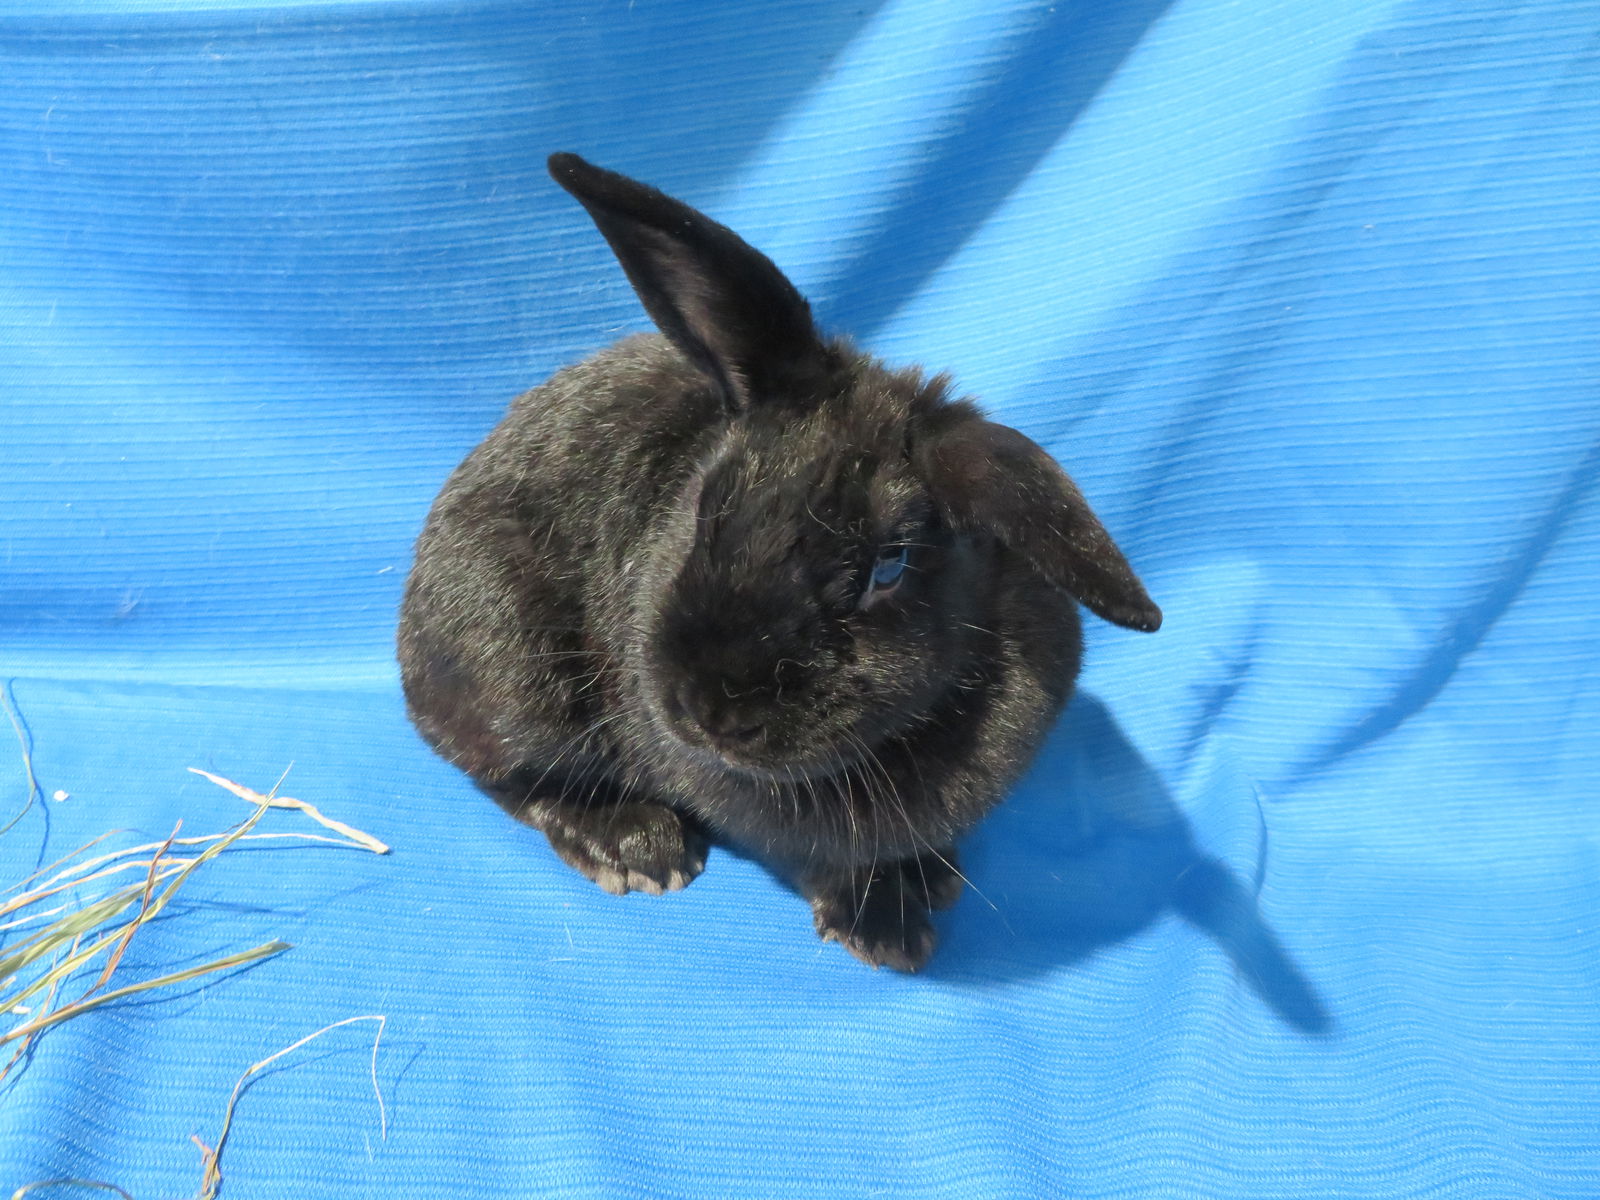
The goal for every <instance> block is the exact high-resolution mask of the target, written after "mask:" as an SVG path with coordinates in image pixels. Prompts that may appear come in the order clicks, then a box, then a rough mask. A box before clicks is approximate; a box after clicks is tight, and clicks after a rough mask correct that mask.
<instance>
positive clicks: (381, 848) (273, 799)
mask: <svg viewBox="0 0 1600 1200" xmlns="http://www.w3.org/2000/svg"><path fill="white" fill-rule="evenodd" d="M189 770H190V771H192V772H194V773H195V774H196V775H200V776H202V777H204V778H206V779H209V780H210V781H211V782H212V783H214V784H216V785H217V786H218V787H220V788H225V789H227V790H228V791H230V792H232V793H233V794H234V795H235V796H238V797H239V798H240V799H241V800H248V801H250V803H251V804H264V805H266V806H268V807H269V808H297V809H299V810H300V811H301V812H303V813H305V814H306V816H308V817H310V818H311V819H312V820H313V821H315V822H317V824H319V825H322V826H323V827H325V828H327V829H331V830H333V831H334V832H335V833H342V834H343V835H344V836H345V837H347V838H349V839H350V840H351V841H353V842H359V843H360V844H361V845H363V846H365V847H366V848H367V849H368V850H371V851H372V852H373V853H374V854H387V853H389V847H388V846H386V845H384V844H383V843H382V842H380V841H379V840H378V839H377V838H375V837H373V836H372V835H371V834H370V833H363V832H361V830H359V829H355V828H352V827H351V826H349V825H346V824H345V823H344V822H343V821H335V820H334V819H333V818H332V817H325V816H323V815H322V813H321V812H319V811H318V810H317V808H316V807H315V806H314V805H310V804H307V803H306V802H305V801H304V800H293V799H290V798H289V797H288V796H278V795H269V796H263V795H262V794H261V793H260V792H257V791H252V790H251V789H250V788H247V787H245V786H244V785H243V784H238V783H234V782H233V780H231V779H224V778H223V777H222V776H220V775H213V774H212V773H211V772H210V771H202V770H201V769H200V768H199V767H190V768H189Z"/></svg>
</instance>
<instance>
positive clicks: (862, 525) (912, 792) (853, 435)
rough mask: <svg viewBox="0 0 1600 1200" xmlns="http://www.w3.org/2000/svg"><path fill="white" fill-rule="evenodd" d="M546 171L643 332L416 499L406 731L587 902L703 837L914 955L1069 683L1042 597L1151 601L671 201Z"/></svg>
mask: <svg viewBox="0 0 1600 1200" xmlns="http://www.w3.org/2000/svg"><path fill="white" fill-rule="evenodd" d="M552 170H553V172H555V173H556V174H557V177H558V179H562V182H563V183H564V184H565V185H566V186H568V187H569V189H570V190H572V191H573V192H574V194H576V195H578V197H579V199H580V200H583V201H584V203H585V205H586V206H588V207H589V208H590V211H591V214H592V215H594V216H595V217H596V221H597V223H599V224H600V226H601V229H602V231H603V232H605V233H606V235H607V237H608V239H610V240H611V241H612V244H613V246H614V248H616V249H617V251H618V254H619V257H620V258H622V261H623V263H624V266H626V267H628V269H629V276H630V278H632V279H633V280H634V283H635V286H636V288H637V289H638V290H639V291H640V294H641V296H642V297H644V299H645V301H646V306H647V307H648V308H650V310H651V313H652V315H653V316H655V317H656V320H657V323H658V324H660V325H661V326H662V328H663V330H664V331H665V334H666V336H659V335H642V336H636V337H632V338H628V339H626V340H624V341H622V342H620V343H618V344H617V345H615V346H613V347H611V348H609V349H607V350H604V351H601V352H600V353H599V354H596V355H594V356H593V357H591V358H589V359H587V360H585V361H584V362H582V363H579V364H577V365H576V366H573V367H570V368H567V369H566V370H563V371H561V372H559V373H558V374H557V375H555V376H554V377H553V378H552V379H551V380H550V381H549V382H547V383H545V384H544V385H543V386H541V387H539V388H536V389H534V390H533V391H531V392H529V393H527V394H526V395H524V396H522V397H520V398H519V399H518V400H517V401H516V402H515V403H514V404H513V405H512V407H511V409H510V411H509V412H508V413H507V415H506V417H505V419H504V420H502V422H501V423H500V424H499V426H498V427H497V428H496V429H495V430H494V431H493V432H492V433H491V434H490V435H489V436H488V438H487V439H486V440H485V441H484V442H483V443H482V444H481V445H480V446H479V447H478V448H477V449H476V450H474V451H473V453H472V454H471V455H470V456H469V457H468V458H467V459H466V461H465V462H463V463H462V465H461V466H460V467H459V468H458V469H457V471H456V472H455V474H454V475H453V476H452V477H451V479H450V481H449V482H448V483H447V484H446V486H445V488H444V490H443V491H442V492H441V493H440V496H439V499H438V501H437V502H436V504H435V506H434V509H433V512H432V514H431V516H430V518H429V521H428V524H427V527H426V528H425V529H424V531H423V534H422V536H421V538H420V539H419V541H418V546H417V561H416V566H415V568H414V570H413V572H412V576H411V579H410V582H409V585H408V588H407V593H406V599H405V603H404V606H403V610H402V615H401V630H400V659H401V665H402V674H403V679H404V682H405V687H406V695H407V701H408V705H409V708H410V711H411V714H412V717H413V719H414V720H415V722H416V724H417V726H418V728H419V730H420V731H421V732H422V733H423V735H424V736H425V737H426V738H427V739H428V740H429V741H430V742H431V743H432V744H433V745H434V746H435V747H436V748H437V749H438V750H439V752H440V753H441V754H443V755H444V756H445V757H446V758H448V759H449V760H450V761H452V762H454V763H456V764H457V765H458V766H460V767H461V768H462V769H463V770H464V771H466V772H467V773H468V774H469V775H470V776H472V778H473V779H475V780H476V781H477V782H478V783H479V784H480V785H481V786H482V787H484V788H485V790H486V791H488V792H489V793H490V794H491V795H492V796H494V798H495V799H496V800H497V801H498V802H499V803H501V804H502V805H503V806H505V807H506V808H507V809H508V810H509V811H511V812H512V813H514V814H515V815H517V816H518V817H519V818H521V819H523V820H525V821H527V822H528V823H530V824H533V825H535V826H536V827H538V828H540V829H542V830H544V832H545V833H546V834H547V835H548V836H549V838H550V841H551V844H552V845H553V846H554V848H555V849H556V850H557V852H558V853H559V854H561V856H562V857H563V858H564V859H566V861H567V862H569V863H570V864H571V865H573V866H574V867H576V868H577V869H579V870H580V871H582V872H583V873H585V874H587V875H588V876H589V877H590V878H592V879H594V880H595V881H596V882H597V883H599V884H600V885H601V886H603V887H606V888H607V889H608V890H612V891H618V892H620V891H626V890H629V889H632V888H637V889H643V890H648V891H661V890H665V889H670V888H674V887H680V886H682V885H684V884H686V883H687V882H688V881H689V880H690V879H692V878H693V877H694V875H695V874H697V873H698V872H699V870H700V868H701V867H702V866H703V864H704V855H705V842H704V836H705V834H707V833H709V834H710V835H712V836H713V837H715V838H717V839H722V840H726V841H728V842H731V843H734V844H736V845H738V846H740V847H742V848H744V849H747V850H748V851H750V852H752V853H755V854H757V855H759V856H760V857H762V858H764V859H765V860H767V861H768V862H770V863H771V864H772V865H773V866H774V867H775V868H776V869H778V870H779V871H780V872H782V873H783V874H784V875H785V876H786V877H788V878H790V879H791V880H792V881H794V882H795V883H796V885H797V886H798V887H799V888H800V889H801V891H802V892H803V893H804V894H805V895H806V896H807V897H808V898H809V899H810V900H811V902H812V907H813V910H814V913H815V917H816V923H817V927H818V930H819V932H820V933H822V934H823V935H824V936H825V937H837V938H839V939H840V940H842V941H844V942H845V943H846V945H847V946H849V948H850V949H851V950H852V951H853V952H854V953H856V954H857V955H858V956H859V957H861V958H863V959H865V960H866V961H869V962H872V963H874V964H875V965H876V964H878V963H883V964H887V965H891V966H896V967H899V968H902V969H915V968H916V967H917V966H920V965H921V963H922V962H923V961H925V959H926V957H927V955H928V953H929V952H930V951H931V948H932V942H933V938H932V930H931V926H930V925H929V923H928V918H927V910H928V909H929V908H930V907H940V906H942V905H945V904H948V903H950V902H953V900H954V899H955V897H956V895H957V894H958V892H959V890H960V882H961V881H960V875H959V872H958V871H957V869H956V867H955V858H954V849H953V841H954V839H955V838H956V837H958V836H959V835H960V834H962V833H964V832H965V831H967V830H968V829H970V828H971V826H972V825H973V824H974V823H975V822H976V821H977V820H979V819H980V818H981V817H982V816H983V815H984V813H985V812H987V811H988V810H989V809H990V808H992V807H993V805H994V804H995V803H996V802H997V801H998V800H999V798H1000V797H1001V796H1002V795H1003V794H1004V792H1005V790H1006V789H1007V788H1008V787H1009V786H1010V785H1011V784H1012V783H1013V782H1014V781H1015V780H1016V778H1017V777H1018V775H1019V774H1020V773H1021V772H1022V771H1023V770H1024V769H1025V768H1026V766H1027V764H1028V762H1029V760H1030V759H1031V758H1032V755H1033V753H1034V751H1035V749H1036V748H1037V746H1038V744H1039V742H1040V741H1041V740H1042V739H1043V737H1044V735H1045V733H1046V731H1047V730H1048V729H1049V727H1050V725H1051V723H1052V722H1053V721H1054V720H1055V718H1056V716H1057V715H1058V714H1059V712H1060V710H1061V707H1062V705H1063V704H1064V703H1065V702H1066V699H1067V697H1068V696H1069V694H1070V692H1071V687H1072V682H1073V679H1074V678H1075V676H1076V674H1077V669H1078V659H1079V653H1080V636H1081V635H1080V627H1079V620H1078V614H1077V608H1076V602H1075V600H1074V598H1073V595H1071V594H1069V593H1068V591H1067V590H1064V588H1063V584H1064V583H1065V584H1066V585H1068V586H1071V587H1072V590H1073V591H1075V592H1076V593H1077V595H1078V596H1079V598H1082V599H1085V602H1086V603H1090V604H1091V606H1094V607H1096V609H1097V611H1100V612H1102V614H1103V615H1108V616H1110V617H1111V619H1114V620H1119V621H1120V622H1122V623H1125V624H1129V625H1133V626H1136V627H1141V628H1150V627H1153V626H1154V624H1155V623H1159V612H1158V611H1157V610H1155V608H1154V606H1153V605H1151V604H1150V603H1149V601H1148V599H1146V598H1145V597H1144V595H1143V591H1142V589H1141V588H1139V585H1138V581H1137V579H1135V578H1134V577H1133V576H1132V573H1131V571H1128V570H1127V567H1126V564H1125V563H1123V562H1122V561H1121V557H1120V555H1119V554H1117V553H1116V550H1115V547H1114V545H1112V544H1111V543H1110V539H1109V538H1107V537H1106V536H1105V534H1104V531H1103V530H1102V529H1100V528H1099V525H1098V523H1097V522H1094V519H1093V516H1092V514H1090V513H1088V510H1087V506H1085V505H1083V504H1082V498H1081V496H1078V495H1077V493H1076V489H1073V488H1072V486H1071V484H1070V483H1069V482H1067V481H1066V479H1065V476H1062V475H1060V472H1059V469H1058V468H1055V467H1054V464H1053V463H1050V462H1049V460H1048V458H1047V457H1045V456H1044V455H1043V453H1042V452H1041V451H1038V448H1037V447H1034V446H1033V445H1032V443H1031V442H1027V440H1026V439H1025V438H1022V437H1021V435H1020V434H1016V433H1014V431H1010V430H1006V429H1004V427H1001V426H995V425H991V424H990V423H988V422H986V421H983V420H982V419H981V418H980V417H979V416H978V414H977V412H976V410H974V409H973V408H972V407H971V406H970V405H969V404H967V403H965V402H961V401H950V400H948V399H947V398H946V397H945V394H944V384H943V382H942V381H941V380H933V381H931V382H929V381H924V380H923V378H922V377H921V375H920V374H918V373H917V372H914V371H892V370H890V369H888V368H886V367H884V366H882V365H881V364H878V363H877V362H875V361H874V360H872V359H870V358H868V357H867V356H865V355H862V354H860V353H858V352H856V351H854V350H852V349H851V348H850V347H849V346H848V345H846V344H844V343H841V342H837V341H828V340H825V339H822V338H821V337H820V336H819V335H816V334H815V332H814V330H812V329H811V327H810V321H809V313H808V312H807V310H806V309H805V306H804V301H803V300H800V299H799V297H798V294H797V293H794V292H793V290H792V288H790V287H789V285H788V283H787V281H786V280H784V279H783V278H782V276H781V275H779V274H778V273H777V270H776V268H774V267H772V265H771V264H770V263H769V262H767V260H765V259H764V258H762V257H761V256H759V255H758V254H756V252H755V251H753V250H750V249H749V247H747V246H744V244H743V243H742V242H739V241H738V240H737V239H736V238H734V237H733V235H732V234H731V233H729V232H728V231H727V230H725V229H723V228H722V227H721V226H717V225H714V224H713V223H711V222H709V221H707V220H706V219H705V218H704V217H701V216H700V215H699V214H696V213H694V212H693V210H690V209H686V208H685V207H684V206H682V205H678V204H677V202H676V201H671V200H669V199H668V198H666V197H664V196H661V195H660V193H656V192H654V191H652V190H650V189H646V188H643V187H641V185H638V184H634V183H632V181H629V180H625V179H623V178H622V177H620V176H614V175H611V174H610V173H607V172H599V171H597V170H596V169H595V168H592V167H589V166H588V165H587V164H583V163H581V160H575V159H571V158H568V157H565V156H557V158H556V159H553V160H552ZM563 175H565V176H566V177H565V178H563ZM685 214H687V215H685ZM692 222H699V223H700V224H699V225H693V224H692ZM680 238H681V239H682V242H683V244H682V245H680V243H679V240H678V239H680ZM685 245H686V246H687V249H685V248H684V247H685ZM669 252H670V254H672V255H675V256H676V257H675V258H673V259H672V261H666V259H667V256H668V254H669ZM684 260H687V262H688V263H689V265H688V266H685V265H684ZM730 263H731V266H730V265H729V264H730ZM708 264H709V265H708ZM702 276H705V277H708V278H709V282H707V278H702ZM685 277H689V278H690V280H691V283H692V286H689V285H686V284H685V283H684V282H683V280H684V278H685ZM719 289H720V290H721V292H726V293H732V296H733V298H732V299H731V300H730V299H729V298H728V296H727V295H721V294H719ZM708 293H710V294H712V299H711V300H707V299H706V295H707V294H708ZM718 300H721V301H723V302H724V305H723V308H722V310H721V312H720V314H719V313H718V312H715V311H709V310H713V309H714V308H715V302H717V301H718ZM697 305H698V306H699V307H698V308H697V307H696V306H697ZM730 313H731V314H733V315H732V316H731V317H730V316H729V314H730ZM774 313H775V314H776V315H773V314H774ZM751 314H755V318H752V317H751ZM719 315H720V316H721V317H722V318H723V320H724V321H725V322H726V321H732V322H733V323H735V324H737V323H738V322H740V321H743V322H744V323H745V326H744V327H740V328H738V329H737V330H736V331H735V333H734V334H731V335H725V334H723V333H722V332H721V330H722V329H723V328H724V326H723V325H719V324H718V323H717V320H716V318H717V317H718V316H719ZM763 318H764V319H763ZM752 325H753V326H754V328H750V327H749V326H752ZM708 330H709V331H710V332H707V331H708ZM991 494H993V495H996V496H998V497H999V499H998V500H995V501H991ZM991 508H996V509H997V511H998V509H1004V510H1005V511H1004V512H999V513H998V515H997V516H995V517H994V518H993V519H990V517H991V513H990V511H989V510H990V509H991ZM1050 555H1054V556H1055V557H1056V558H1059V559H1061V560H1062V562H1063V563H1065V564H1066V565H1065V566H1063V565H1062V564H1061V563H1056V562H1053V561H1052V562H1050V563H1044V564H1042V563H1041V558H1042V557H1045V556H1050ZM1075 572H1076V573H1075ZM1064 575H1065V576H1066V577H1067V578H1066V579H1065V580H1064V579H1063V576H1064Z"/></svg>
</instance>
